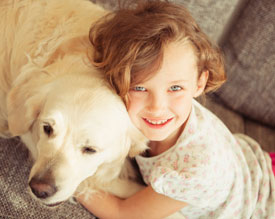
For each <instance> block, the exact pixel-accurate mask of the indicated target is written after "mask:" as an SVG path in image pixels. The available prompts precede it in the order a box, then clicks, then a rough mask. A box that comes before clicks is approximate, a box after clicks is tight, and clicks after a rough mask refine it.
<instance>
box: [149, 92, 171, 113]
mask: <svg viewBox="0 0 275 219" xmlns="http://www.w3.org/2000/svg"><path fill="white" fill-rule="evenodd" d="M166 102H167V100H166V98H165V97H164V95H162V94H150V98H149V100H148V105H147V106H148V107H147V108H148V111H149V112H151V113H154V114H161V113H162V112H163V111H164V110H165V106H166Z"/></svg>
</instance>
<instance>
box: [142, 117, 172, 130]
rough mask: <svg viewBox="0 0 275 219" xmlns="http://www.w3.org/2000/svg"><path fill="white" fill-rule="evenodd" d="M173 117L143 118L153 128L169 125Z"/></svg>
mask: <svg viewBox="0 0 275 219" xmlns="http://www.w3.org/2000/svg"><path fill="white" fill-rule="evenodd" d="M172 119H173V118H170V119H159V120H151V119H147V118H143V120H144V122H145V123H146V124H147V125H148V126H149V127H151V128H162V127H163V126H165V125H167V124H168V123H169V122H170V121H171V120H172Z"/></svg>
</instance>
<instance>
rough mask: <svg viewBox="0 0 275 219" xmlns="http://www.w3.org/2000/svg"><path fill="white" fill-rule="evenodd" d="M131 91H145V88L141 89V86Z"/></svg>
mask: <svg viewBox="0 0 275 219" xmlns="http://www.w3.org/2000/svg"><path fill="white" fill-rule="evenodd" d="M132 90H133V91H146V88H145V87H142V86H136V87H133V89H132Z"/></svg>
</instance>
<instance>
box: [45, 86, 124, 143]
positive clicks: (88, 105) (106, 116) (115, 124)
mask: <svg viewBox="0 0 275 219" xmlns="http://www.w3.org/2000/svg"><path fill="white" fill-rule="evenodd" d="M41 117H42V119H44V120H45V119H47V120H50V119H51V120H53V121H54V122H55V125H56V128H58V129H63V130H65V129H68V128H69V129H70V131H71V132H73V133H72V134H73V135H74V136H76V138H77V139H79V138H81V139H83V140H85V139H86V140H89V141H93V142H102V139H103V140H104V142H107V141H115V139H119V138H120V136H122V135H124V134H125V133H126V132H127V128H128V125H129V116H128V113H127V111H126V107H125V106H124V104H123V102H122V100H121V99H120V98H119V97H118V96H117V95H116V94H114V93H113V92H112V91H110V90H108V88H106V87H103V86H98V87H93V88H90V87H84V88H83V87H78V89H72V90H70V92H66V93H63V94H62V95H49V96H48V98H47V100H46V103H45V105H44V109H43V111H42V116H41ZM80 136H81V137H80ZM104 138H105V139H104ZM106 138H107V139H106Z"/></svg>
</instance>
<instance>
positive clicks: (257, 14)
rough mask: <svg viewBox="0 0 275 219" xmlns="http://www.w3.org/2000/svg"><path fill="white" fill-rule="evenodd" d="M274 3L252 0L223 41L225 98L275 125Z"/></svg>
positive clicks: (260, 119) (245, 111)
mask: <svg viewBox="0 0 275 219" xmlns="http://www.w3.org/2000/svg"><path fill="white" fill-rule="evenodd" d="M274 33H275V4H274V2H273V1H269V0H250V1H249V4H247V6H246V7H245V8H244V10H243V13H242V14H241V16H240V17H239V19H238V20H237V21H236V23H235V25H234V26H233V28H231V32H230V35H229V37H228V39H227V40H226V41H225V43H224V45H223V50H224V53H225V57H226V67H227V74H228V81H227V83H225V85H224V86H223V87H222V88H221V89H220V90H219V91H218V92H217V95H218V96H219V97H220V98H221V99H222V101H223V102H224V103H225V104H226V105H227V106H229V107H231V108H232V109H234V110H236V111H238V112H240V113H243V114H244V115H246V116H247V117H249V118H252V119H254V120H257V121H259V122H262V123H265V124H267V125H270V126H273V127H275V107H274V103H275V92H274V91H275V44H274V42H275V34H274Z"/></svg>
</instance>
